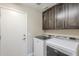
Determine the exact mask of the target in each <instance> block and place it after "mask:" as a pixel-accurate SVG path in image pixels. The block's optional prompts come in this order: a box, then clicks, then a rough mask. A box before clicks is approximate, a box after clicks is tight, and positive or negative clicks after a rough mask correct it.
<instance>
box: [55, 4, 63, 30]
mask: <svg viewBox="0 0 79 59" xmlns="http://www.w3.org/2000/svg"><path fill="white" fill-rule="evenodd" d="M55 23H56V29H64V8H63V4H59V5H56V6H55Z"/></svg>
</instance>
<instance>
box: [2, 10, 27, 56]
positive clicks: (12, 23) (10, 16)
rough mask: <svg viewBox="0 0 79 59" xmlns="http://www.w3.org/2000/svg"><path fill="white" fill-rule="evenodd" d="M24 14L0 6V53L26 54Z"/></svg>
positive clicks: (6, 54) (9, 54) (7, 54)
mask: <svg viewBox="0 0 79 59" xmlns="http://www.w3.org/2000/svg"><path fill="white" fill-rule="evenodd" d="M26 20H27V19H26V15H25V14H24V13H20V12H17V11H14V10H9V9H6V8H1V37H2V38H1V55H4V56H24V55H26V44H27V43H26Z"/></svg>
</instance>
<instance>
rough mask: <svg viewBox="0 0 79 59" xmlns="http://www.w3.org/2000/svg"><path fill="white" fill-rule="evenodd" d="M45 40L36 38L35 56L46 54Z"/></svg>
mask: <svg viewBox="0 0 79 59" xmlns="http://www.w3.org/2000/svg"><path fill="white" fill-rule="evenodd" d="M44 49H45V48H44V41H43V40H41V39H37V38H34V56H44V55H45V53H44V51H45V50H44Z"/></svg>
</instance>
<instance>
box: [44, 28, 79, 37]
mask: <svg viewBox="0 0 79 59" xmlns="http://www.w3.org/2000/svg"><path fill="white" fill-rule="evenodd" d="M45 33H46V34H54V35H62V36H69V37H77V38H79V29H64V30H47V31H45Z"/></svg>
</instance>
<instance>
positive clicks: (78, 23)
mask: <svg viewBox="0 0 79 59" xmlns="http://www.w3.org/2000/svg"><path fill="white" fill-rule="evenodd" d="M65 6H66V7H65V8H66V13H67V15H66V22H65V24H66V25H65V28H67V29H78V28H79V11H78V10H79V4H75V3H74V4H72V3H71V4H66V5H65Z"/></svg>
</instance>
